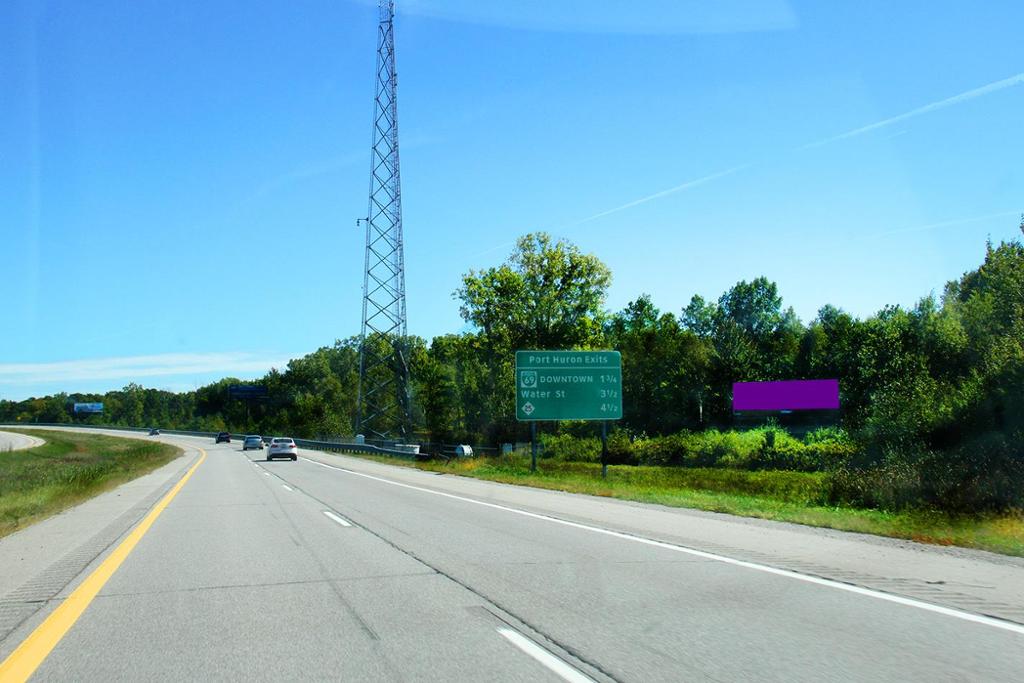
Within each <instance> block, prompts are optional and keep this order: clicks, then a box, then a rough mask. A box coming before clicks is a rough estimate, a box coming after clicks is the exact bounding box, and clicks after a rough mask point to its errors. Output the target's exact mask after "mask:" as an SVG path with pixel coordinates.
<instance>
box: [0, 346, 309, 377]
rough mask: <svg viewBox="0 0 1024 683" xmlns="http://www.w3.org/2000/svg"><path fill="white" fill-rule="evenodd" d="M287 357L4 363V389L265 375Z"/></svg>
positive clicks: (177, 356) (250, 355) (0, 370)
mask: <svg viewBox="0 0 1024 683" xmlns="http://www.w3.org/2000/svg"><path fill="white" fill-rule="evenodd" d="M288 360H289V359H288V357H287V356H284V355H261V354H255V353H247V352H240V351H231V352H221V353H164V354H157V355H151V356H121V357H116V358H93V359H85V360H65V361H56V362H52V363H0V385H2V384H5V385H22V384H41V383H44V382H70V381H83V380H100V379H122V380H125V381H136V380H138V379H140V378H143V377H166V376H174V375H192V374H200V373H220V374H222V375H224V376H228V375H231V374H236V373H251V372H256V373H261V372H266V371H268V370H270V368H272V367H277V368H283V367H284V366H285V365H287V364H288Z"/></svg>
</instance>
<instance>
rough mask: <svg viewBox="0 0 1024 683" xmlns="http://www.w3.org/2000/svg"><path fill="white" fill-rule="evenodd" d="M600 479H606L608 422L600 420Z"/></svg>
mask: <svg viewBox="0 0 1024 683" xmlns="http://www.w3.org/2000/svg"><path fill="white" fill-rule="evenodd" d="M601 478H602V479H607V478H608V420H601Z"/></svg>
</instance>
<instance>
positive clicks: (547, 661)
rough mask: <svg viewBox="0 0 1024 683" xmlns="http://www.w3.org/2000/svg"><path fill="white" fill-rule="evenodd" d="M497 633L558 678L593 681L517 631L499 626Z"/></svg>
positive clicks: (581, 682)
mask: <svg viewBox="0 0 1024 683" xmlns="http://www.w3.org/2000/svg"><path fill="white" fill-rule="evenodd" d="M498 633H500V634H501V635H503V636H505V638H507V639H508V641H509V642H510V643H512V644H513V645H515V646H516V647H517V648H519V649H520V650H522V651H523V652H525V653H526V654H528V655H530V656H531V657H533V658H534V659H536V660H537V661H538V662H540V663H541V664H543V665H544V666H545V667H547V668H548V669H549V670H551V671H552V672H553V673H554V674H555V675H557V676H558V677H559V678H562V679H563V680H566V681H569V683H594V679H592V678H590V677H589V676H585V675H583V674H582V673H581V672H580V671H579V670H577V669H574V668H573V667H571V666H569V665H568V664H566V663H565V662H564V661H562V660H561V659H559V658H558V657H556V656H555V655H553V654H551V653H550V652H548V651H547V650H545V649H544V648H542V647H541V646H540V645H538V644H537V643H535V642H533V641H532V640H530V639H529V638H527V637H526V636H524V635H523V634H521V633H519V632H518V631H513V630H512V629H510V628H505V627H504V626H501V627H498Z"/></svg>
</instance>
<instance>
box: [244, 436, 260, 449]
mask: <svg viewBox="0 0 1024 683" xmlns="http://www.w3.org/2000/svg"><path fill="white" fill-rule="evenodd" d="M250 448H254V449H256V450H258V451H262V450H263V437H262V436H254V435H249V436H247V437H245V440H244V441H242V450H243V451H247V450H249V449H250Z"/></svg>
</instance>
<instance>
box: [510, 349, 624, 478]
mask: <svg viewBox="0 0 1024 683" xmlns="http://www.w3.org/2000/svg"><path fill="white" fill-rule="evenodd" d="M515 382H516V419H517V420H519V421H520V422H530V423H532V424H531V425H530V435H531V440H532V441H533V444H532V448H531V453H532V457H531V464H530V470H531V471H533V470H536V468H537V436H536V435H537V429H536V423H537V422H540V421H543V420H552V421H557V420H600V421H601V422H603V423H604V424H603V425H602V427H601V444H602V445H601V465H602V467H601V473H602V476H604V475H605V474H606V473H607V452H608V447H607V442H608V438H607V437H608V425H607V421H608V420H618V419H620V418H621V417H622V357H621V355H620V354H619V352H618V351H516V370H515Z"/></svg>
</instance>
